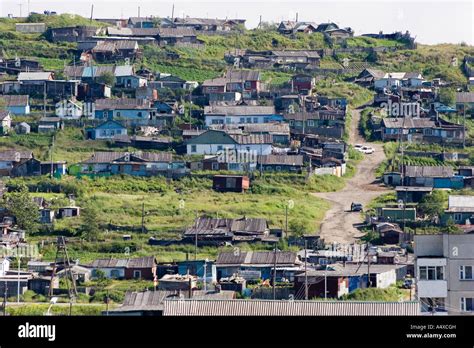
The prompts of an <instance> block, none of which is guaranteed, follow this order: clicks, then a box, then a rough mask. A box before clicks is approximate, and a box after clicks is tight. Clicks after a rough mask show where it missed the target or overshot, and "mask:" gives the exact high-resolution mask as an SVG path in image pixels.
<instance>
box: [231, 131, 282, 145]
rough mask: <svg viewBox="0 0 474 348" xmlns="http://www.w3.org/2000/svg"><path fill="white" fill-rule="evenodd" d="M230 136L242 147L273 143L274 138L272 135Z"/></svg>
mask: <svg viewBox="0 0 474 348" xmlns="http://www.w3.org/2000/svg"><path fill="white" fill-rule="evenodd" d="M229 136H230V137H231V138H232V139H234V140H235V141H236V142H237V144H240V145H252V144H271V143H273V136H272V135H271V134H258V133H257V134H229Z"/></svg>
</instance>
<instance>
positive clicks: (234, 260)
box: [216, 251, 296, 266]
mask: <svg viewBox="0 0 474 348" xmlns="http://www.w3.org/2000/svg"><path fill="white" fill-rule="evenodd" d="M274 258H275V253H274V252H273V251H241V252H239V253H234V252H221V253H219V256H218V257H217V261H216V265H218V266H219V265H220V266H225V265H241V264H250V265H273V264H274V263H275V260H274ZM295 263H296V253H294V252H291V251H277V252H276V264H277V265H279V266H282V265H294V264H295Z"/></svg>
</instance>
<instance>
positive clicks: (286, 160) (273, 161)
mask: <svg viewBox="0 0 474 348" xmlns="http://www.w3.org/2000/svg"><path fill="white" fill-rule="evenodd" d="M257 163H258V164H262V165H286V166H302V165H303V156H300V155H295V156H293V155H264V156H261V155H259V156H258V158H257Z"/></svg>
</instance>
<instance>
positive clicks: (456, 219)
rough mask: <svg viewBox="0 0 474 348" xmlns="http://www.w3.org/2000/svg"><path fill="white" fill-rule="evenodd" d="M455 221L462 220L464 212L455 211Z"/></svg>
mask: <svg viewBox="0 0 474 348" xmlns="http://www.w3.org/2000/svg"><path fill="white" fill-rule="evenodd" d="M454 221H456V222H461V221H462V214H461V213H455V214H454Z"/></svg>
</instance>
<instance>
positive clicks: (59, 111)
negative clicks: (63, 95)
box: [55, 100, 83, 120]
mask: <svg viewBox="0 0 474 348" xmlns="http://www.w3.org/2000/svg"><path fill="white" fill-rule="evenodd" d="M55 113H56V116H58V117H60V118H63V119H70V120H76V119H79V118H81V117H82V114H83V104H82V103H81V102H78V101H72V100H63V101H60V102H59V103H57V104H56V112H55Z"/></svg>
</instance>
